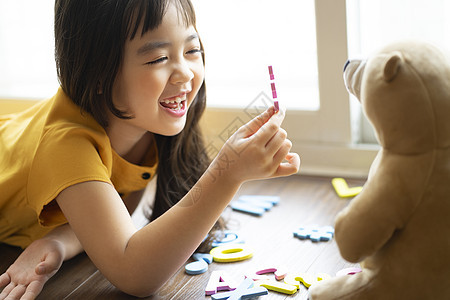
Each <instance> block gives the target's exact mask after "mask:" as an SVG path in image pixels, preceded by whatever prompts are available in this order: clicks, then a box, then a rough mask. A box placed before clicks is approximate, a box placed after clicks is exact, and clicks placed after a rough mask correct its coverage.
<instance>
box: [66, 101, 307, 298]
mask: <svg viewBox="0 0 450 300" xmlns="http://www.w3.org/2000/svg"><path fill="white" fill-rule="evenodd" d="M283 118H284V112H282V111H280V113H277V114H275V115H274V110H273V108H270V109H269V110H268V111H266V112H264V113H263V114H261V115H260V116H258V117H257V118H255V119H253V120H252V121H250V122H249V123H248V124H246V125H244V126H243V127H241V128H240V129H239V130H238V131H237V132H236V133H235V134H234V135H233V136H232V137H231V138H230V139H229V140H228V141H227V142H226V143H225V145H224V147H223V148H222V150H221V151H220V153H219V154H218V156H217V157H216V158H215V159H214V160H213V162H212V163H211V165H210V166H209V168H208V169H207V171H206V172H205V174H204V175H203V176H202V177H201V178H200V179H199V181H198V182H197V183H196V184H195V185H194V187H193V188H192V189H191V191H190V192H189V193H187V194H186V196H185V197H184V198H183V199H181V200H180V201H179V203H177V204H176V205H175V206H173V207H172V208H171V209H169V210H168V211H167V212H166V213H164V214H163V215H162V216H161V217H159V218H158V219H156V220H155V221H153V222H152V223H150V224H148V225H147V226H145V227H144V228H142V229H141V230H137V229H136V228H135V226H134V225H133V223H132V221H131V219H130V215H129V214H128V212H127V209H126V207H125V205H124V203H123V202H122V200H121V199H120V197H119V195H118V194H117V192H116V191H115V190H114V187H113V186H111V185H110V184H107V183H104V182H97V181H91V182H85V183H80V184H77V185H74V186H72V187H69V188H67V189H65V190H64V191H63V192H61V193H60V195H59V196H58V197H57V201H58V204H59V206H60V207H61V209H62V211H63V213H64V215H65V216H66V218H67V219H68V221H69V223H70V224H71V227H72V228H73V230H74V232H75V233H76V235H77V237H78V238H79V240H80V241H81V243H82V245H83V247H84V249H85V251H86V252H87V254H88V255H89V256H90V258H91V259H92V261H93V262H94V264H95V265H96V266H97V267H98V268H99V270H100V271H101V272H102V274H104V275H105V277H106V278H108V280H110V281H111V282H112V283H113V284H114V285H115V286H117V287H118V288H119V289H121V290H123V291H124V292H126V293H129V294H133V295H136V296H148V295H150V294H152V293H154V292H155V291H156V290H158V289H159V288H160V287H161V286H162V285H163V284H164V282H166V281H167V280H168V279H169V278H170V277H171V276H172V275H173V274H174V273H175V272H176V271H177V270H178V269H179V268H180V267H181V266H182V265H183V264H184V263H185V262H186V260H187V259H188V258H189V257H190V255H191V254H192V253H193V252H194V251H195V249H196V248H197V247H198V245H199V244H200V243H201V242H202V240H203V239H204V237H205V236H206V235H207V233H208V232H209V230H210V229H211V227H212V226H213V225H214V223H215V222H216V220H217V219H218V218H219V217H220V215H221V213H222V211H223V210H224V209H225V207H226V206H227V205H228V203H229V201H230V200H231V199H232V198H233V196H234V194H235V193H236V192H237V190H238V189H239V187H240V185H241V184H242V183H243V182H244V181H247V180H251V179H262V178H269V177H277V176H286V175H290V174H293V173H296V172H297V171H298V168H299V164H300V160H299V157H298V155H297V154H290V153H289V150H290V148H291V146H292V144H291V142H290V141H289V140H287V139H286V132H285V131H284V130H283V129H281V128H280V125H281V122H282V120H283ZM284 159H287V161H288V162H286V163H283V160H284Z"/></svg>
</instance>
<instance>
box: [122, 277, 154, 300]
mask: <svg viewBox="0 0 450 300" xmlns="http://www.w3.org/2000/svg"><path fill="white" fill-rule="evenodd" d="M140 281H142V280H136V281H134V282H130V283H123V284H114V286H115V287H116V288H118V289H119V290H121V291H122V292H124V293H125V294H128V295H131V296H135V297H138V298H146V297H150V296H152V295H153V294H155V293H156V291H157V290H158V289H159V287H156V286H154V285H152V284H151V283H150V282H148V281H147V282H145V281H142V282H140Z"/></svg>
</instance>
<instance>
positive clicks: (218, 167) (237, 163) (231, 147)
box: [208, 107, 300, 182]
mask: <svg viewBox="0 0 450 300" xmlns="http://www.w3.org/2000/svg"><path fill="white" fill-rule="evenodd" d="M284 117H285V110H284V109H281V110H280V111H279V112H278V113H275V111H274V108H273V107H270V108H269V109H267V110H266V111H265V112H264V113H262V114H261V115H259V116H257V117H256V118H254V119H253V120H251V121H250V122H248V123H247V124H245V125H243V126H242V127H240V128H239V129H238V130H237V131H236V132H235V133H234V134H233V135H232V136H231V137H230V138H229V139H228V140H227V142H226V143H225V145H224V146H223V147H222V149H221V151H220V152H219V154H218V155H217V157H216V158H215V159H214V161H213V163H212V164H211V168H210V169H209V170H208V171H209V172H211V173H210V174H211V175H212V176H214V177H218V176H221V175H223V174H227V175H226V176H228V178H233V179H234V180H237V181H238V182H244V181H247V180H253V179H263V178H270V177H280V176H288V175H291V174H295V173H297V172H298V170H299V168H300V157H299V156H298V154H297V153H290V152H289V151H290V149H291V147H292V143H291V141H290V140H288V139H287V133H286V131H285V130H284V129H282V128H281V127H280V126H281V123H282V122H283V120H284ZM283 161H285V162H283Z"/></svg>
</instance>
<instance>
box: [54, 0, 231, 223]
mask: <svg viewBox="0 0 450 300" xmlns="http://www.w3.org/2000/svg"><path fill="white" fill-rule="evenodd" d="M170 1H171V2H170ZM169 3H173V4H175V6H176V7H177V9H178V13H179V15H180V16H181V18H182V20H183V22H184V23H185V24H186V26H188V25H192V26H194V28H195V26H196V19H195V12H194V9H193V6H192V4H191V2H190V1H189V0H128V1H117V0H97V1H93V0H56V1H55V59H56V65H57V72H58V78H59V82H60V84H61V87H62V89H63V90H64V92H65V93H66V94H67V95H68V96H69V98H70V99H72V101H73V102H74V103H75V104H77V105H78V106H79V107H80V109H81V110H82V112H87V113H89V114H91V115H92V116H93V117H94V118H95V119H96V120H97V122H98V123H99V124H100V125H102V126H103V127H105V128H106V127H107V126H108V123H107V115H106V113H105V108H106V109H109V110H110V111H111V112H112V113H113V114H114V115H115V116H117V117H119V118H124V119H127V118H131V116H130V115H127V112H126V111H121V110H119V109H117V108H116V107H115V106H114V104H113V102H112V88H113V84H114V80H115V78H116V75H117V73H118V71H119V68H120V64H121V62H122V59H123V55H124V46H125V42H126V41H127V39H129V40H132V39H133V38H134V37H135V36H136V35H141V36H142V35H143V34H145V33H146V32H148V31H149V30H153V29H155V28H156V27H158V25H160V24H161V22H162V19H163V17H164V14H165V12H166V9H167V6H168V4H169ZM141 24H142V25H143V27H142V31H141V32H138V29H139V26H140V25H141ZM201 48H202V50H203V45H201ZM202 55H204V54H202ZM203 61H204V57H203ZM99 87H101V93H99V92H98V91H99ZM205 106H206V87H205V82H203V84H202V86H201V88H200V90H199V92H198V94H197V96H196V97H195V99H194V101H193V103H192V105H191V107H190V108H189V111H188V114H187V120H186V125H185V128H184V129H183V130H182V131H181V133H179V134H177V135H175V136H162V135H158V134H155V139H156V143H157V147H158V155H159V165H158V171H157V174H158V179H157V190H156V195H155V204H154V207H153V213H152V215H151V216H149V218H150V220H154V219H156V218H157V217H159V216H161V215H162V214H163V213H164V212H165V211H167V210H168V209H169V208H170V207H171V206H173V205H174V204H175V203H177V202H178V201H179V200H180V199H181V198H182V197H183V196H184V195H186V193H187V192H188V191H189V190H190V189H191V188H192V186H193V185H194V184H195V183H196V182H197V181H198V179H199V178H200V176H201V175H202V174H203V173H204V171H205V170H206V168H207V166H208V165H209V162H210V160H209V158H208V156H207V154H206V152H205V145H204V140H203V135H202V133H201V130H200V126H199V120H200V117H201V116H202V114H203V112H204V110H205ZM221 224H223V222H222V221H221V220H219V222H218V223H217V224H216V226H215V228H220V227H222V225H221Z"/></svg>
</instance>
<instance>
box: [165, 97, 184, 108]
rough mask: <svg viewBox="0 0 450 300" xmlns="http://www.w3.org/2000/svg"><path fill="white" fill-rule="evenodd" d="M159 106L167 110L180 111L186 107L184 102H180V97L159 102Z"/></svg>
mask: <svg viewBox="0 0 450 300" xmlns="http://www.w3.org/2000/svg"><path fill="white" fill-rule="evenodd" d="M160 104H161V106H163V107H165V108H169V109H171V110H175V111H178V110H181V109H183V108H184V107H185V105H186V100H182V99H181V98H180V97H176V98H175V99H171V100H169V99H166V100H163V101H161V102H160Z"/></svg>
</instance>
